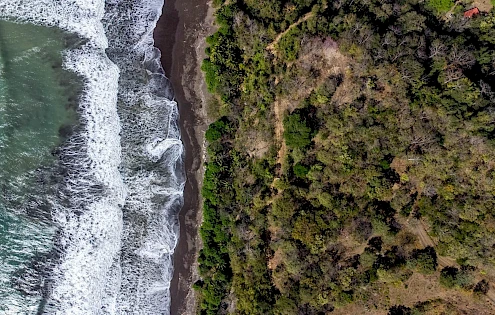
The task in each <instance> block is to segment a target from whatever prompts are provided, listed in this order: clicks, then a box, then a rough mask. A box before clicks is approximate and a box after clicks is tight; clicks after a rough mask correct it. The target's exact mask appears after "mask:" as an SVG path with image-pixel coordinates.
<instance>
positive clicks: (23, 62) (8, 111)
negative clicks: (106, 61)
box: [0, 21, 76, 314]
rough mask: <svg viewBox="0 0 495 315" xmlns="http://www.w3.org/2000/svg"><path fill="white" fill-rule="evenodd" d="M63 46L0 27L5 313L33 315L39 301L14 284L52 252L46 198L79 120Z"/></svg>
mask: <svg viewBox="0 0 495 315" xmlns="http://www.w3.org/2000/svg"><path fill="white" fill-rule="evenodd" d="M64 45H65V43H64V34H62V32H60V31H57V30H56V29H54V28H48V27H42V26H35V25H31V24H17V23H13V22H8V21H0V261H1V263H0V301H2V302H1V303H0V314H33V313H36V309H37V307H38V304H39V300H40V296H39V295H36V294H35V295H31V294H30V292H25V291H24V292H22V291H19V290H16V288H15V286H16V285H15V281H14V278H15V276H16V275H18V274H20V273H22V271H23V270H24V269H25V268H26V267H28V265H29V264H31V263H32V260H33V259H37V258H36V256H39V255H42V254H44V253H47V252H49V251H50V250H51V248H52V246H53V242H52V239H53V235H54V232H55V229H54V227H53V226H52V224H51V223H49V222H50V220H47V219H46V218H47V217H48V216H49V212H50V209H49V206H48V205H47V202H41V200H46V194H47V193H49V190H50V189H51V187H49V186H50V178H51V177H53V176H55V175H54V172H56V171H55V170H56V164H57V158H56V156H55V154H54V152H55V151H56V149H57V147H58V146H59V145H60V144H62V142H63V140H64V134H65V133H67V130H69V129H70V127H69V126H70V125H72V124H74V123H75V121H76V114H75V110H74V104H73V102H74V99H75V97H74V95H75V90H74V87H75V86H76V84H75V82H73V81H74V78H73V77H74V76H71V75H69V74H68V73H67V72H66V71H64V70H62V67H61V65H62V51H63V50H64V48H65V46H64ZM71 102H72V104H71ZM39 208H42V209H39ZM32 280H34V279H32ZM34 281H36V282H40V283H42V281H43V280H42V279H35V280H34Z"/></svg>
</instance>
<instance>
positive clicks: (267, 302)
mask: <svg viewBox="0 0 495 315" xmlns="http://www.w3.org/2000/svg"><path fill="white" fill-rule="evenodd" d="M213 2H214V6H215V16H216V25H217V31H216V32H215V33H214V34H212V35H211V36H210V37H208V38H207V43H208V45H209V46H208V48H207V50H206V53H207V56H208V57H207V58H206V59H205V60H204V62H203V65H202V70H203V71H204V74H205V79H206V83H207V86H208V90H209V92H210V93H211V95H212V96H211V99H210V100H209V104H208V116H209V119H210V120H211V121H212V124H211V125H210V127H209V129H208V130H207V132H206V135H205V137H206V140H207V143H208V147H207V154H208V160H207V163H206V165H205V169H206V171H205V177H204V183H203V188H202V197H203V200H204V204H203V224H202V227H201V230H200V234H201V237H202V240H203V249H202V250H201V251H200V255H199V272H200V275H201V280H200V281H198V282H196V283H195V285H194V287H195V289H197V291H198V292H199V295H200V303H199V306H198V313H199V314H231V313H233V314H287V315H289V314H365V313H366V314H392V315H398V314H493V313H494V312H495V304H494V303H495V289H494V288H493V287H492V284H493V283H495V211H494V208H495V199H494V194H495V80H494V78H495V28H494V25H495V10H492V8H493V6H494V5H495V3H494V2H495V1H493V0H492V1H489V0H486V1H467V0H466V1H462V0H461V1H456V2H454V1H453V0H426V1H421V0H380V1H379V0H335V1H327V0H290V1H289V0H226V1H223V0H214V1H213ZM473 8H476V9H477V13H476V14H473V15H472V16H469V15H467V14H466V13H465V12H469V11H468V10H470V9H473Z"/></svg>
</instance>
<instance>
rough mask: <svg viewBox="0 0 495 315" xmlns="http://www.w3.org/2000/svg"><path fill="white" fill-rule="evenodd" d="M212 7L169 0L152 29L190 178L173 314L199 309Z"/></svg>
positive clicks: (186, 0)
mask: <svg viewBox="0 0 495 315" xmlns="http://www.w3.org/2000/svg"><path fill="white" fill-rule="evenodd" d="M212 12H213V9H212V8H211V5H210V3H209V1H208V0H200V1H197V0H183V1H176V0H167V1H165V5H164V7H163V12H162V16H161V18H160V20H159V21H158V24H157V27H156V29H155V32H154V38H155V46H156V47H158V48H159V49H160V50H161V52H162V58H161V61H162V65H163V67H164V69H165V73H166V75H167V77H168V78H169V79H170V81H171V84H172V86H173V89H174V95H175V100H176V101H177V103H178V106H179V113H180V129H181V137H182V141H183V143H184V147H185V152H186V157H185V169H186V175H187V182H186V185H185V189H184V206H183V208H182V210H181V212H180V214H179V221H180V238H179V243H178V245H177V247H176V249H175V253H174V277H173V280H172V283H171V287H170V293H171V298H172V302H171V310H170V314H195V313H196V305H195V303H196V298H195V292H194V290H193V289H192V284H193V283H194V282H195V281H196V280H197V279H198V278H199V277H198V275H197V254H198V249H199V248H200V247H201V242H200V239H199V234H198V228H199V226H200V224H201V218H202V213H201V198H200V187H201V182H202V176H203V173H204V172H203V162H204V151H205V150H204V148H205V145H204V132H205V130H206V127H207V123H208V122H207V119H206V109H205V104H206V99H207V93H208V92H207V90H206V86H205V83H204V80H203V74H202V72H201V69H200V68H201V61H202V60H203V59H204V57H205V55H204V49H205V47H206V42H205V37H206V36H208V35H209V34H211V32H212V28H213V14H212Z"/></svg>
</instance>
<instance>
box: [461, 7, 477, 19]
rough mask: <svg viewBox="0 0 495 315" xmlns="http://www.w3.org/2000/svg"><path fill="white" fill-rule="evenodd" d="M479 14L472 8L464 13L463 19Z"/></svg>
mask: <svg viewBox="0 0 495 315" xmlns="http://www.w3.org/2000/svg"><path fill="white" fill-rule="evenodd" d="M479 13H480V10H478V8H472V9H471V10H467V11H466V12H464V17H468V18H470V17H473V15H476V14H479Z"/></svg>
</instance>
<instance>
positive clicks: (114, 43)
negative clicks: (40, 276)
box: [0, 0, 185, 315]
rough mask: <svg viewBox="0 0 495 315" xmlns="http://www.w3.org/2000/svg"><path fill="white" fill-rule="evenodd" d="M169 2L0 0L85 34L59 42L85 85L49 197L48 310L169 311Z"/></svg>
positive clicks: (32, 17) (3, 12)
mask: <svg viewBox="0 0 495 315" xmlns="http://www.w3.org/2000/svg"><path fill="white" fill-rule="evenodd" d="M162 6H163V1H107V3H106V5H105V2H104V1H103V0H64V1H57V0H8V1H7V0H0V18H4V19H10V20H14V21H17V22H20V23H27V22H29V23H34V24H38V25H44V26H50V27H58V28H60V29H63V30H65V31H67V32H68V33H72V34H77V36H79V37H80V38H81V39H83V40H84V41H83V43H82V44H80V45H78V47H72V48H70V49H68V50H67V51H65V52H64V63H63V66H64V68H65V69H67V70H69V71H72V72H74V73H76V74H78V75H79V76H80V77H81V79H82V81H83V84H84V88H83V91H82V94H81V95H80V97H79V102H78V113H79V117H80V124H79V126H78V128H76V131H75V133H74V134H73V135H72V136H71V137H70V138H69V139H68V140H67V142H66V143H65V144H64V146H63V147H62V148H61V154H60V156H61V164H62V165H63V167H64V168H65V169H66V173H65V178H64V181H63V185H62V188H61V189H60V191H59V193H58V195H57V196H52V197H51V198H50V199H51V203H52V216H53V220H54V221H55V223H56V225H57V226H58V228H59V233H58V238H57V249H58V252H59V253H60V255H59V257H58V258H57V259H56V260H55V259H54V260H53V261H52V264H53V266H51V268H50V270H51V275H50V276H49V279H47V281H46V285H45V289H44V291H45V295H46V305H45V306H44V313H47V314H75V315H77V314H84V315H86V314H168V313H169V303H170V294H169V292H168V291H169V286H170V280H171V277H172V259H171V256H172V253H173V250H174V248H175V246H176V243H177V237H178V223H177V211H178V209H179V208H180V207H181V205H182V198H183V197H182V191H183V187H184V180H185V178H184V174H183V170H182V168H183V166H182V158H183V147H182V143H181V142H180V135H179V129H178V126H177V119H178V111H177V104H176V103H175V102H173V101H172V100H171V99H172V93H171V88H170V85H169V84H168V80H167V79H166V77H165V75H164V73H163V69H162V68H161V65H160V59H159V58H160V52H159V51H158V50H157V49H156V48H154V47H153V37H152V33H153V29H154V27H155V25H156V21H157V19H158V17H159V16H160V12H161V8H162ZM107 54H108V55H107ZM108 57H110V58H108ZM110 59H111V60H110ZM112 61H113V62H112ZM119 73H120V80H119ZM117 104H118V106H117ZM46 292H47V293H46Z"/></svg>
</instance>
